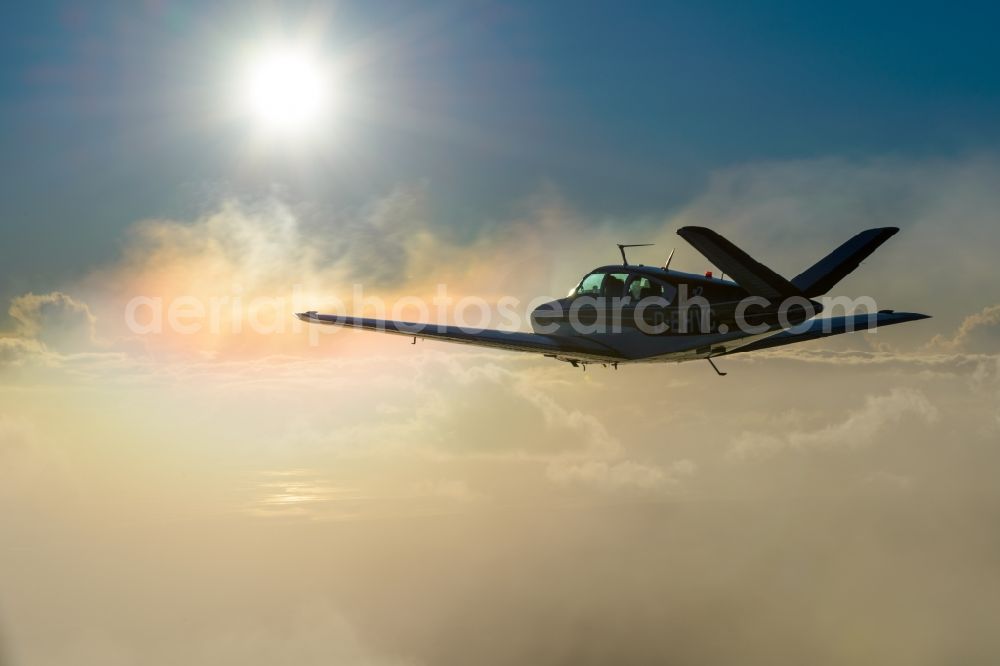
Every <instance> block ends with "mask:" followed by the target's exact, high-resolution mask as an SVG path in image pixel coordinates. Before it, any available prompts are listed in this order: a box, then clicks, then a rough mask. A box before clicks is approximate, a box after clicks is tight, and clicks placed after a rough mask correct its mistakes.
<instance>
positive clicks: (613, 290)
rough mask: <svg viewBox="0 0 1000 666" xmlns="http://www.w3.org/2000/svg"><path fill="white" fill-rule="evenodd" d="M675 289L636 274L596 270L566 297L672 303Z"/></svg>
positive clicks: (659, 281)
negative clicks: (648, 300) (649, 300)
mask: <svg viewBox="0 0 1000 666" xmlns="http://www.w3.org/2000/svg"><path fill="white" fill-rule="evenodd" d="M676 293H677V289H676V287H674V286H673V285H672V284H670V283H668V282H664V281H661V280H657V279H655V278H652V277H650V276H648V275H644V274H642V273H638V272H620V271H613V272H612V271H604V270H598V271H594V272H593V273H590V274H589V275H587V276H585V277H584V278H583V280H581V281H580V284H578V285H577V286H576V287H574V288H573V289H571V290H570V292H569V294H568V296H569V297H570V298H574V297H577V296H591V297H594V298H621V299H626V300H628V301H630V302H633V303H636V302H638V301H641V300H642V299H644V298H650V297H653V298H663V299H666V301H667V302H668V303H669V302H672V301H673V300H674V296H675V295H676Z"/></svg>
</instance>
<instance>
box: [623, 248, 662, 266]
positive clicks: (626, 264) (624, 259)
mask: <svg viewBox="0 0 1000 666" xmlns="http://www.w3.org/2000/svg"><path fill="white" fill-rule="evenodd" d="M616 245H618V251H619V252H621V253H622V265H623V266H628V259H626V258H625V248H627V247H649V246H650V245H655V243H632V244H631V245H623V244H621V243H616Z"/></svg>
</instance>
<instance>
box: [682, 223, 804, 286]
mask: <svg viewBox="0 0 1000 666" xmlns="http://www.w3.org/2000/svg"><path fill="white" fill-rule="evenodd" d="M677 234H678V235H679V236H680V237H681V238H683V239H684V240H686V241H687V242H688V243H690V244H691V245H692V246H693V247H694V248H695V249H696V250H698V251H699V252H701V253H702V254H703V255H705V258H706V259H708V260H709V261H711V262H712V263H713V264H715V265H716V266H718V267H719V268H720V269H721V270H723V271H725V273H726V274H727V275H730V276H732V278H733V280H735V281H736V284H738V285H740V286H741V287H743V288H744V289H746V290H747V291H748V292H750V293H751V294H754V295H756V296H763V297H764V298H767V299H775V298H785V297H787V296H801V295H802V294H801V292H800V291H799V289H798V286H797V285H795V284H793V283H791V282H789V281H788V280H786V279H785V278H783V277H781V276H780V275H778V274H777V273H775V272H774V271H772V270H771V269H770V268H768V267H767V266H765V265H764V264H762V263H760V262H759V261H757V260H756V259H754V258H753V257H751V256H750V255H749V254H747V253H746V252H744V251H743V250H741V249H740V248H738V247H736V246H735V245H733V244H732V243H731V242H730V241H728V240H727V239H725V238H723V237H722V236H720V235H719V234H717V233H715V232H714V231H712V230H711V229H706V228H704V227H682V228H680V229H678V230H677Z"/></svg>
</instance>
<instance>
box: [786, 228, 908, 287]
mask: <svg viewBox="0 0 1000 666" xmlns="http://www.w3.org/2000/svg"><path fill="white" fill-rule="evenodd" d="M898 231H899V229H898V228H897V227H882V228H879V229H869V230H868V231H862V232H861V233H860V234H858V235H857V236H855V237H854V238H852V239H851V240H849V241H847V242H846V243H844V244H843V245H841V246H840V247H838V248H837V249H836V250H834V251H833V252H831V253H830V254H828V255H826V256H825V257H823V258H822V259H820V260H819V261H818V262H816V264H814V265H813V266H812V267H811V268H808V269H806V270H805V271H803V272H802V273H801V274H800V275H797V276H796V277H795V278H793V279H792V284H793V285H795V286H796V287H798V288H799V289H800V290H801V291H802V294H803V295H805V296H808V297H810V298H812V297H815V296H822V295H823V294H825V293H826V292H828V291H830V289H832V288H833V285H835V284H837V283H838V282H840V281H841V280H843V279H844V278H845V277H847V275H848V274H849V273H850V272H851V271H853V270H854V269H855V268H857V267H858V266H859V265H860V264H861V262H862V261H864V260H865V259H867V258H868V255H870V254H871V253H872V252H874V251H875V250H877V249H878V248H879V246H880V245H882V243H884V242H886V241H887V240H889V238H891V237H892V236H893V235H895V234H896V232H898Z"/></svg>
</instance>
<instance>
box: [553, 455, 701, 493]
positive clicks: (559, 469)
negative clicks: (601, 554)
mask: <svg viewBox="0 0 1000 666" xmlns="http://www.w3.org/2000/svg"><path fill="white" fill-rule="evenodd" d="M696 470H697V465H696V464H695V463H694V462H692V461H690V460H678V461H677V462H675V463H673V464H671V465H670V466H669V467H667V468H661V467H658V466H655V465H644V464H641V463H636V462H633V461H631V460H622V461H620V462H607V461H604V460H588V461H585V462H581V463H573V462H568V461H565V460H559V461H553V462H551V463H549V465H548V467H547V468H546V473H547V474H548V477H549V478H550V479H551V480H552V481H554V482H555V483H557V484H562V485H581V486H585V487H586V486H590V487H593V488H596V489H598V490H601V491H604V492H615V491H622V490H626V491H627V490H639V491H663V490H668V489H671V488H674V487H675V486H677V485H678V484H679V483H680V482H681V480H682V479H684V478H686V477H689V476H692V475H693V474H694V473H695V471H696Z"/></svg>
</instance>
